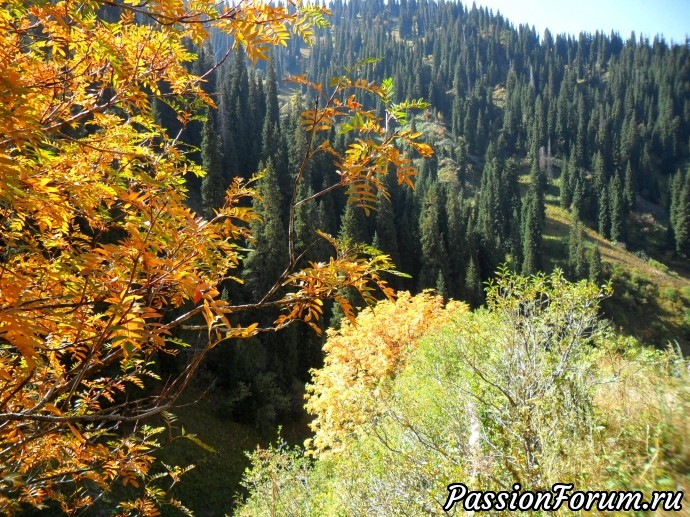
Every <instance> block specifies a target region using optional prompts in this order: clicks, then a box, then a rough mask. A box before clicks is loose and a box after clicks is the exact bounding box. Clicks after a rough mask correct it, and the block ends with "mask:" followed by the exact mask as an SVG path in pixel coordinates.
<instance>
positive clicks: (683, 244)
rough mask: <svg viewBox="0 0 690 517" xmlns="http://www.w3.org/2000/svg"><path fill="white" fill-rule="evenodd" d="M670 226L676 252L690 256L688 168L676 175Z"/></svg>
mask: <svg viewBox="0 0 690 517" xmlns="http://www.w3.org/2000/svg"><path fill="white" fill-rule="evenodd" d="M671 198H672V202H673V203H672V207H671V226H672V228H673V236H674V240H675V245H676V252H678V253H680V254H681V255H684V256H690V170H689V171H688V172H687V173H686V174H685V175H684V176H683V175H682V174H681V173H678V174H677V175H676V178H675V179H674V181H673V192H672V194H671Z"/></svg>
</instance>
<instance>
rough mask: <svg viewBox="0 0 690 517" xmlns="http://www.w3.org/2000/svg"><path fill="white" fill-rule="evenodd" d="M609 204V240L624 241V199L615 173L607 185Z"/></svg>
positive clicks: (621, 187) (618, 178) (618, 177)
mask: <svg viewBox="0 0 690 517" xmlns="http://www.w3.org/2000/svg"><path fill="white" fill-rule="evenodd" d="M609 204H610V214H611V240H612V241H613V242H624V241H625V219H626V213H625V198H624V197H623V186H622V185H621V181H620V176H619V175H618V173H616V174H615V175H614V176H613V178H611V182H610V183H609Z"/></svg>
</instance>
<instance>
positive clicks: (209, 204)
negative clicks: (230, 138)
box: [201, 110, 225, 219]
mask: <svg viewBox="0 0 690 517" xmlns="http://www.w3.org/2000/svg"><path fill="white" fill-rule="evenodd" d="M222 163H223V156H222V155H221V153H220V145H219V143H218V136H217V133H216V127H215V123H214V115H213V112H212V111H211V110H208V111H207V114H206V121H205V122H204V126H203V129H202V132H201V165H202V167H203V169H204V170H205V171H206V176H205V177H204V179H203V181H202V182H201V210H202V213H203V215H204V217H206V218H208V219H211V218H213V216H214V209H218V208H220V207H221V206H223V203H224V202H225V181H224V179H223V173H222Z"/></svg>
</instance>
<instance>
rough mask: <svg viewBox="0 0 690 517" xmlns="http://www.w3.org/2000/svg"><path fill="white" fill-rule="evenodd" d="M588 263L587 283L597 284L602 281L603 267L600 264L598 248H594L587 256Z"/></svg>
mask: <svg viewBox="0 0 690 517" xmlns="http://www.w3.org/2000/svg"><path fill="white" fill-rule="evenodd" d="M587 258H588V262H587V269H588V274H589V281H590V282H594V283H595V284H598V283H599V282H601V280H602V275H603V267H602V264H601V253H600V252H599V246H594V247H593V248H591V249H590V250H589V253H588V254H587Z"/></svg>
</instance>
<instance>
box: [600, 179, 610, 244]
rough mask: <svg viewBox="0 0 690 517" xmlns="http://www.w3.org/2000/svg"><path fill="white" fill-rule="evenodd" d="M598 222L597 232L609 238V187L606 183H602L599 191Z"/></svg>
mask: <svg viewBox="0 0 690 517" xmlns="http://www.w3.org/2000/svg"><path fill="white" fill-rule="evenodd" d="M597 220H598V222H599V233H600V234H601V236H602V237H604V238H605V239H608V238H609V230H610V229H611V217H610V212H609V189H608V186H607V185H606V184H604V185H603V187H602V189H601V191H600V192H599V212H598V216H597Z"/></svg>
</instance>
